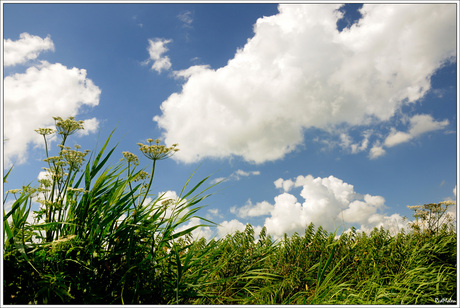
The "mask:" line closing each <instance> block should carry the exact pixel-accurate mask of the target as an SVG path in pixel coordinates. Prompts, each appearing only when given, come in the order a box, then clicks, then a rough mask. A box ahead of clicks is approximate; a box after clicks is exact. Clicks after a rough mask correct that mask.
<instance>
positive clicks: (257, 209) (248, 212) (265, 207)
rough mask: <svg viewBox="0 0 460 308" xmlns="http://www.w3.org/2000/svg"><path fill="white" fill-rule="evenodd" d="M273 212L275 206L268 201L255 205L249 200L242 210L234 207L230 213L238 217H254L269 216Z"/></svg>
mask: <svg viewBox="0 0 460 308" xmlns="http://www.w3.org/2000/svg"><path fill="white" fill-rule="evenodd" d="M272 210H273V205H271V204H270V203H268V202H267V201H262V202H257V203H256V204H255V205H254V204H252V201H251V200H250V199H249V200H248V201H247V202H246V204H245V205H244V206H242V207H240V208H238V209H237V208H236V207H232V208H231V209H230V212H232V213H234V214H236V215H237V216H238V217H241V218H245V217H254V216H263V215H268V214H269V213H270V212H271V211H272Z"/></svg>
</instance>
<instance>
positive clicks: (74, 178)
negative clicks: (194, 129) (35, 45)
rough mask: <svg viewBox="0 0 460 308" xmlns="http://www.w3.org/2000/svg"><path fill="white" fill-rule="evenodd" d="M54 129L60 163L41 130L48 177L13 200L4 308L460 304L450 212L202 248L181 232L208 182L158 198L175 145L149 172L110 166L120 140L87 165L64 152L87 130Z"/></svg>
mask: <svg viewBox="0 0 460 308" xmlns="http://www.w3.org/2000/svg"><path fill="white" fill-rule="evenodd" d="M55 121H56V128H57V133H58V134H59V136H60V137H61V143H60V147H59V148H60V150H59V153H58V155H56V156H50V155H49V153H48V144H47V136H49V135H50V134H52V133H54V131H52V130H49V129H38V130H37V132H38V133H39V134H41V135H43V137H44V142H45V145H46V147H45V149H46V155H47V158H46V159H45V163H46V164H47V171H48V178H46V179H42V180H40V186H39V187H23V188H22V189H18V190H14V191H9V192H8V193H7V194H6V196H5V199H4V204H5V202H6V198H7V197H14V198H13V199H15V201H14V203H13V204H12V206H11V208H10V209H8V210H5V206H4V212H3V216H4V221H3V239H4V242H3V270H4V272H3V296H4V304H202V305H208V304H259V305H265V304H302V305H313V304H341V305H344V304H354V305H360V304H366V305H369V304H384V305H389V304H403V305H404V304H451V305H453V304H456V303H457V234H456V230H455V224H454V222H453V221H451V220H449V219H446V217H447V218H448V216H446V215H445V214H446V209H447V207H448V206H449V203H447V202H441V203H438V204H426V205H424V206H419V207H414V208H413V210H414V219H415V220H413V222H412V224H411V228H410V229H409V230H401V232H400V233H398V234H396V235H392V234H390V233H389V232H388V231H387V230H384V229H374V230H373V231H372V232H370V233H364V232H357V231H356V230H355V229H351V231H350V232H345V233H343V234H341V235H340V236H338V235H336V234H335V233H329V232H326V231H325V230H323V229H322V228H321V226H314V225H312V224H311V225H309V226H308V227H307V228H306V229H305V232H304V234H294V235H293V236H290V237H288V236H285V237H284V238H283V239H281V240H278V241H274V240H273V239H272V238H271V237H270V236H269V235H267V233H266V229H265V228H263V229H262V231H261V232H260V234H258V235H256V234H254V230H253V228H252V227H251V226H250V225H247V226H246V230H245V231H244V232H236V233H234V234H230V235H228V236H226V237H225V238H222V239H214V240H210V241H205V240H204V239H194V238H193V237H192V236H191V232H192V231H193V230H194V229H195V228H197V227H199V226H194V227H191V228H188V229H185V230H184V229H180V230H181V231H178V230H179V227H180V226H183V225H184V224H186V223H187V222H188V221H190V219H191V218H192V217H196V215H197V212H198V210H199V209H200V208H201V204H203V200H204V199H206V198H207V197H208V196H209V195H210V189H211V188H212V187H213V185H211V186H206V180H207V178H206V179H203V180H201V181H199V182H198V183H197V184H196V185H193V186H192V185H190V183H191V182H190V179H189V181H187V182H186V183H185V185H184V188H183V190H182V191H181V193H180V196H179V199H178V200H172V199H167V198H165V197H164V196H157V197H156V198H153V199H152V196H151V195H150V187H151V185H152V182H153V180H154V173H155V167H156V164H157V163H158V162H160V161H161V160H163V159H167V158H169V157H170V156H171V155H173V154H174V153H175V152H176V151H177V146H176V145H174V146H172V147H169V148H168V147H165V146H164V145H161V142H160V141H159V140H155V141H154V140H151V139H149V140H147V143H146V144H139V149H140V151H141V153H142V154H143V155H145V156H146V157H147V158H149V159H150V161H151V165H150V166H147V167H145V168H140V167H139V160H138V158H137V156H136V155H134V154H132V153H128V152H123V156H124V160H123V161H121V162H119V163H117V164H115V165H108V161H109V159H110V157H111V156H112V154H113V153H114V152H115V150H116V148H115V147H113V148H109V147H108V145H109V142H110V137H109V138H108V139H107V141H106V142H105V144H104V145H103V146H102V148H101V149H100V150H99V152H98V153H97V155H94V156H90V157H87V154H88V152H85V151H80V149H79V148H78V147H77V148H75V149H70V148H69V147H66V145H65V144H66V140H67V138H68V137H69V136H70V135H72V134H73V133H75V132H76V131H78V130H79V129H82V128H83V127H82V123H81V122H79V121H75V120H74V119H73V118H69V119H66V120H63V119H61V118H59V117H57V118H55ZM146 170H147V171H146ZM10 172H14V170H12V169H10V171H9V172H8V173H7V174H6V175H5V177H4V181H5V180H7V177H8V175H9V173H10ZM8 195H9V196H8ZM34 202H38V203H40V209H39V210H38V211H32V210H31V207H32V205H33V203H34ZM31 217H34V220H33V221H32V220H31ZM200 218H201V217H200ZM201 219H202V220H203V221H205V222H206V223H207V224H209V225H212V224H213V223H212V222H210V221H207V220H206V219H204V218H201ZM256 239H257V240H256Z"/></svg>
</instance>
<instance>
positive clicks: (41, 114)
mask: <svg viewBox="0 0 460 308" xmlns="http://www.w3.org/2000/svg"><path fill="white" fill-rule="evenodd" d="M100 94H101V90H100V89H99V88H98V87H97V86H96V85H94V83H93V82H92V81H91V79H88V78H87V73H86V70H84V69H78V68H75V67H74V68H68V67H66V66H64V65H62V64H60V63H55V64H51V63H48V62H46V61H42V62H41V63H40V65H37V66H33V67H29V68H28V69H27V70H26V71H25V73H17V74H14V75H11V76H7V77H5V79H4V104H5V105H4V106H5V108H4V112H5V113H4V120H5V122H4V138H5V139H6V142H5V148H4V155H5V165H6V166H8V165H10V164H11V163H12V162H13V160H14V159H16V162H17V163H23V162H24V161H25V160H26V159H27V154H26V151H27V146H28V144H30V143H32V144H38V145H42V142H43V139H42V137H41V136H39V135H38V134H37V133H36V132H35V131H34V129H37V128H39V127H52V126H53V125H54V120H53V119H52V117H53V116H61V117H63V118H65V117H69V116H76V115H77V114H78V112H79V109H80V108H81V107H82V106H83V105H87V106H91V107H93V106H96V105H98V104H99V96H100ZM97 123H98V122H97V120H96V119H94V118H93V119H90V120H87V122H86V124H88V126H87V130H88V131H87V132H92V131H94V130H95V129H96V128H97Z"/></svg>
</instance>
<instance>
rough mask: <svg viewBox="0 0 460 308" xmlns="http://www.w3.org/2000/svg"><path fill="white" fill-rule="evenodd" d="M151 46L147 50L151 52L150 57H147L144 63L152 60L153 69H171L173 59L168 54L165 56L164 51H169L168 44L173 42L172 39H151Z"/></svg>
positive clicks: (159, 70) (160, 70)
mask: <svg viewBox="0 0 460 308" xmlns="http://www.w3.org/2000/svg"><path fill="white" fill-rule="evenodd" d="M148 42H149V47H148V48H147V51H148V52H149V59H147V60H146V61H145V62H144V64H145V65H147V64H149V63H150V62H152V67H151V68H152V70H155V71H157V72H158V73H161V72H162V71H163V70H169V69H170V68H171V60H170V59H169V57H168V56H165V55H164V53H165V52H167V51H168V48H167V47H166V44H169V43H171V42H172V40H166V39H160V38H155V39H149V40H148Z"/></svg>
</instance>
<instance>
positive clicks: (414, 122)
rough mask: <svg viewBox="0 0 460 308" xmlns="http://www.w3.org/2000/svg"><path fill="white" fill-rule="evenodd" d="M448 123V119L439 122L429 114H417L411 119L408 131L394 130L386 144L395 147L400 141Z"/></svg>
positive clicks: (438, 128)
mask: <svg viewBox="0 0 460 308" xmlns="http://www.w3.org/2000/svg"><path fill="white" fill-rule="evenodd" d="M448 124H449V121H448V120H444V121H440V122H438V121H435V120H433V117H432V116H430V115H428V114H419V115H415V116H413V117H412V118H411V119H410V129H409V131H408V132H407V133H406V132H400V131H396V130H393V131H392V132H391V133H390V135H388V137H387V138H386V139H385V142H384V144H385V146H387V147H393V146H395V145H398V144H400V143H404V142H408V141H410V140H412V139H414V138H416V137H418V136H420V135H422V134H425V133H427V132H431V131H435V130H440V129H443V128H445V127H446V126H447V125H448Z"/></svg>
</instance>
